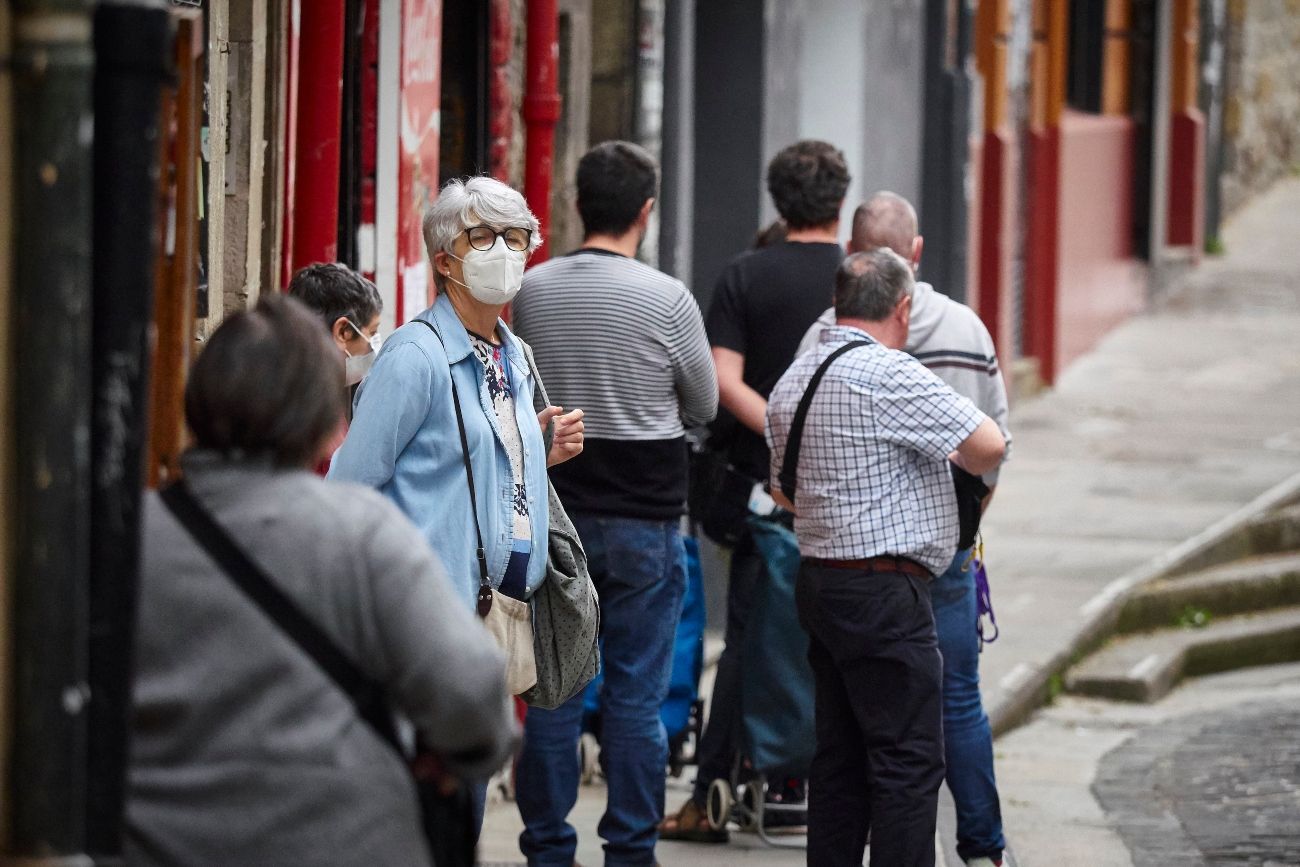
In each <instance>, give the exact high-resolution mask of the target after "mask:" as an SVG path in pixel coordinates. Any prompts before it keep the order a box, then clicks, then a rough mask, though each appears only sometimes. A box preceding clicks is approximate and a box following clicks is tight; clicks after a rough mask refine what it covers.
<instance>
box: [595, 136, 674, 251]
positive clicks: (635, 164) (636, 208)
mask: <svg viewBox="0 0 1300 867" xmlns="http://www.w3.org/2000/svg"><path fill="white" fill-rule="evenodd" d="M658 189H659V164H658V163H656V162H655V158H654V157H652V156H650V153H649V152H648V151H647V150H646V149H645V148H643V147H641V146H640V145H637V144H633V143H632V142H630V141H607V142H602V143H600V144H598V145H596V146H595V147H594V148H592V149H591V150H589V151H587V152H586V153H585V154H583V155H582V159H580V160H579V161H578V216H580V217H582V228H583V231H584V232H585V233H586V234H587V235H588V236H591V235H622V234H623V233H624V232H626V231H627V230H628V229H630V228H632V224H633V223H635V222H636V218H637V216H638V215H640V213H641V209H642V208H643V207H645V203H646V201H647V200H649V199H653V198H654V197H655V194H656V192H657V191H658Z"/></svg>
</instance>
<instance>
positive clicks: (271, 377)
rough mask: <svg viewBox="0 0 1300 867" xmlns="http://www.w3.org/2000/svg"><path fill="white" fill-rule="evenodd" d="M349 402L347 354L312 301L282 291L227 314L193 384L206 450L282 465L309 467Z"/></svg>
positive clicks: (195, 417) (193, 407)
mask: <svg viewBox="0 0 1300 867" xmlns="http://www.w3.org/2000/svg"><path fill="white" fill-rule="evenodd" d="M346 406H347V401H346V398H345V389H344V388H343V356H342V355H340V354H339V351H338V349H337V348H336V347H335V346H334V344H333V342H332V341H331V340H330V338H329V335H327V334H326V333H325V332H323V331H321V327H320V323H319V322H318V321H317V319H316V317H315V316H313V315H312V312H311V311H310V310H309V309H308V308H307V307H306V306H305V305H303V304H301V303H299V302H298V301H295V300H294V299H293V298H289V297H286V296H283V295H278V294H267V295H263V296H262V298H261V300H260V301H258V302H257V306H256V307H254V308H253V309H252V310H241V311H240V312H238V313H235V314H234V315H233V316H230V317H229V318H227V319H226V321H225V322H223V323H222V325H221V327H220V328H218V329H217V330H216V333H215V334H213V335H212V338H211V339H210V340H208V342H207V346H206V347H205V348H204V350H203V352H202V353H200V355H199V357H198V360H197V361H196V362H194V367H193V369H192V370H191V371H190V378H189V383H188V384H187V385H186V387H185V420H186V421H187V422H188V423H189V426H190V430H191V431H193V432H194V438H195V440H196V442H197V443H198V445H199V447H201V448H206V449H213V450H216V451H219V452H222V453H225V454H228V455H243V456H263V455H266V456H270V457H271V458H272V460H273V461H274V462H275V464H276V465H277V466H282V467H302V466H306V465H307V463H308V462H310V461H311V460H312V458H314V457H315V456H316V455H317V454H318V453H319V451H320V449H321V447H322V446H323V445H324V444H325V443H326V442H327V440H328V438H329V437H330V436H331V435H333V434H334V432H335V431H336V430H337V429H338V426H339V423H340V421H341V420H342V418H343V413H344V410H345V408H346Z"/></svg>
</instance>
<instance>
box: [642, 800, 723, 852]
mask: <svg viewBox="0 0 1300 867" xmlns="http://www.w3.org/2000/svg"><path fill="white" fill-rule="evenodd" d="M659 839H660V840H680V841H682V842H684V843H726V842H727V841H728V840H730V839H731V835H730V834H728V833H727V829H726V828H715V827H713V826H712V825H711V824H709V817H708V816H707V815H706V814H705V812H704V809H703V808H702V807H701V806H700V805H699V804H697V803H695V801H694V799H692V800H689V801H687V802H686V803H685V804H682V808H681V809H680V810H678V811H677V812H676V813H675V814H673V815H671V816H665V817H664V820H663V821H662V822H660V823H659Z"/></svg>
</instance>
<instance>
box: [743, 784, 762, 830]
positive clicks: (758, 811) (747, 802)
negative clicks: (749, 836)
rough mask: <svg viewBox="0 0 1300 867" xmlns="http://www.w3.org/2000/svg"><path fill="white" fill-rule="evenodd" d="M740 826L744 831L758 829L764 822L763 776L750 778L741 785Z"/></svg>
mask: <svg viewBox="0 0 1300 867" xmlns="http://www.w3.org/2000/svg"><path fill="white" fill-rule="evenodd" d="M739 795H740V811H739V812H740V814H741V816H742V819H741V822H740V827H741V830H743V831H757V830H758V827H759V826H760V825H761V824H763V785H762V778H758V779H754V780H750V781H749V782H748V783H747V784H745V785H744V786H741V787H740V792H739Z"/></svg>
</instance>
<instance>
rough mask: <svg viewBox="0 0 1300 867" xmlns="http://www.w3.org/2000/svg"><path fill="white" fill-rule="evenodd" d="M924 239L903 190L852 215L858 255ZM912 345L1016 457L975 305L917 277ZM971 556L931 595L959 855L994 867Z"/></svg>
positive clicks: (996, 844) (827, 321)
mask: <svg viewBox="0 0 1300 867" xmlns="http://www.w3.org/2000/svg"><path fill="white" fill-rule="evenodd" d="M924 246H925V241H924V239H923V238H922V236H921V234H920V232H919V227H918V225H917V220H916V209H915V208H913V207H912V203H911V202H909V201H908V200H907V199H905V198H903V197H902V196H900V195H898V194H896V193H890V192H879V193H876V194H875V195H873V196H872V197H871V198H869V199H867V201H865V202H863V203H862V204H861V205H859V206H858V208H857V210H856V211H854V213H853V235H852V237H851V238H850V239H849V243H848V251H849V253H850V254H852V253H858V252H867V251H870V250H874V249H876V248H879V247H887V248H888V249H890V250H893V251H894V252H895V253H897V254H898V255H900V256H902V257H903V258H904V259H906V260H907V261H908V262H909V263H910V264H911V266H912V270H913V271H916V270H918V269H919V267H920V264H921V250H922V249H923V248H924ZM834 324H835V310H834V309H833V308H832V309H830V310H827V311H826V312H825V313H823V314H822V315H821V316H820V317H819V318H818V320H817V322H815V323H814V324H813V326H812V327H811V328H809V329H808V332H807V333H806V334H805V335H804V338H803V341H802V342H801V343H800V344H799V351H798V354H799V355H803V354H804V353H805V352H807V351H809V350H810V349H812V348H813V347H815V346H816V345H817V343H818V341H819V340H820V338H821V333H822V331H823V330H824V329H826V328H828V327H830V326H832V325H834ZM904 349H905V351H907V352H909V353H911V354H912V355H914V356H915V357H916V358H917V359H918V360H919V361H920V362H921V363H922V364H924V365H925V366H926V367H928V368H930V370H932V371H934V373H935V374H936V375H938V377H939V378H940V379H942V380H943V381H944V382H946V383H947V384H948V385H949V386H950V387H951V388H952V390H953V391H955V392H957V393H958V394H960V395H963V396H964V397H968V398H970V399H971V401H973V402H974V404H975V406H976V407H977V408H978V409H979V410H980V411H982V412H983V413H984V414H985V415H987V416H988V417H989V418H991V419H993V421H994V422H996V423H997V426H998V428H999V429H1000V430H1001V431H1002V436H1003V437H1004V438H1005V439H1006V442H1007V454H1008V455H1009V454H1010V450H1011V433H1010V431H1009V430H1007V393H1006V388H1005V386H1004V385H1003V382H1002V374H1001V372H1000V370H999V369H998V359H997V355H996V353H995V351H994V348H993V338H992V337H991V336H990V335H989V332H988V329H987V328H985V327H984V323H983V322H981V321H980V318H979V316H978V315H977V314H976V313H975V311H974V310H971V309H970V308H969V307H967V306H966V305H965V304H961V303H958V302H956V301H954V300H952V299H951V298H949V297H948V296H946V295H944V294H942V293H940V292H937V291H936V290H935V288H934V287H933V286H931V285H930V284H929V283H922V282H920V281H917V283H916V286H915V289H914V290H913V294H912V312H911V318H910V322H909V328H908V336H907V343H906V345H905V346H904ZM984 482H985V484H987V485H988V486H989V488H990V489H991V488H992V487H993V486H994V485H995V484H996V483H997V470H994V471H993V472H990V473H986V474H985V475H984ZM990 496H991V494H990ZM987 504H988V500H987V499H986V500H985V505H986V506H987ZM969 555H970V552H969V551H968V550H967V551H958V552H957V554H956V556H955V557H954V558H953V561H952V564H951V565H950V566H949V567H948V570H947V571H946V572H944V573H943V574H942V575H940V576H938V577H937V578H935V579H934V585H933V587H932V588H931V599H932V604H933V607H934V621H935V629H936V632H937V633H938V639H939V651H940V653H941V654H942V655H943V734H944V753H945V759H946V762H947V773H946V779H947V782H948V788H949V789H950V790H951V791H952V796H953V801H954V803H955V804H956V807H957V853H958V854H959V855H960V856H961V857H962V859H963V860H964V861H965V862H966V863H967V864H969V865H978V867H990V865H998V864H1001V863H1002V849H1003V845H1004V842H1003V838H1002V810H1001V805H1000V803H999V801H998V791H997V785H996V783H995V780H994V776H993V736H992V732H991V730H990V728H989V720H988V716H987V715H986V714H985V713H984V705H983V702H982V700H981V698H980V688H979V649H980V648H979V635H978V633H977V632H976V623H977V622H978V616H979V615H978V609H977V607H976V598H975V576H974V574H973V573H972V572H971V571H969V570H963V568H962V567H963V565H964V564H965V563H966V561H967V559H968V557H969Z"/></svg>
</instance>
